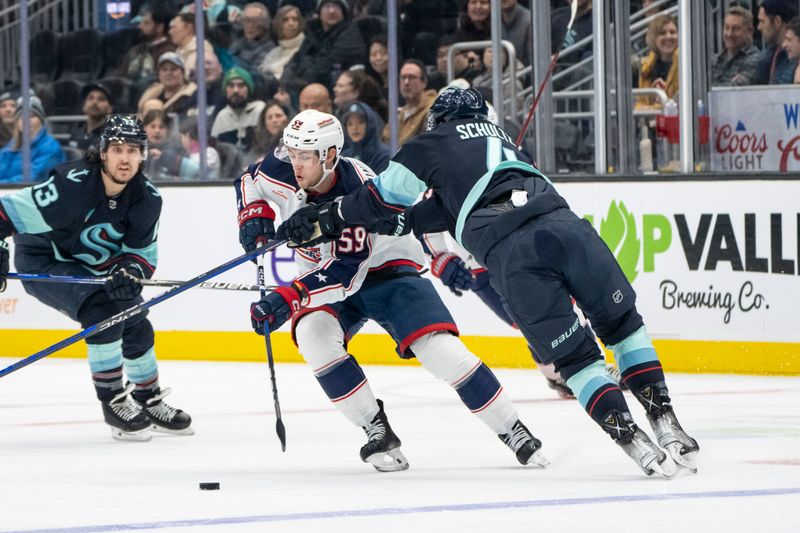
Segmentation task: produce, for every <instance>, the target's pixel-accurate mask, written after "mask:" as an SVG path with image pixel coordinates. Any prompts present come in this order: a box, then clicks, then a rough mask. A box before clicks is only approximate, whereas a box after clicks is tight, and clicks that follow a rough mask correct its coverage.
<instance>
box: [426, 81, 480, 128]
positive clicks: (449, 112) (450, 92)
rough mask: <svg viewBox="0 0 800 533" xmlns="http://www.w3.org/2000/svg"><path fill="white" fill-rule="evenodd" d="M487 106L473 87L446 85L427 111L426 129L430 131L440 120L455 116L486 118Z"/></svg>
mask: <svg viewBox="0 0 800 533" xmlns="http://www.w3.org/2000/svg"><path fill="white" fill-rule="evenodd" d="M488 116H489V106H488V105H487V104H486V100H484V98H483V96H482V95H481V93H479V92H478V91H476V90H475V89H457V88H455V87H448V88H447V89H445V90H444V91H442V93H441V94H440V95H439V96H438V97H436V101H435V102H433V105H432V106H431V109H430V111H429V112H428V123H427V129H428V130H429V131H430V130H432V129H433V128H435V127H436V126H438V125H439V124H441V123H442V122H449V121H451V120H455V119H457V118H479V119H483V120H487V118H488Z"/></svg>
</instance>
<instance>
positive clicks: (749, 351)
mask: <svg viewBox="0 0 800 533" xmlns="http://www.w3.org/2000/svg"><path fill="white" fill-rule="evenodd" d="M73 333H74V331H68V330H10V329H0V357H13V358H17V359H22V358H24V357H27V356H29V355H32V354H34V353H36V352H38V351H40V350H42V349H44V348H46V347H48V346H50V345H52V344H55V343H56V342H58V341H61V340H63V339H65V338H67V337H68V336H69V335H72V334H73ZM461 338H462V339H463V340H464V343H465V344H466V345H467V346H468V347H469V349H470V350H472V351H473V352H475V354H477V355H478V356H479V357H480V358H481V359H483V360H484V361H485V362H486V364H488V365H489V366H490V367H494V368H533V367H534V363H533V361H532V360H531V356H530V353H529V352H528V350H527V347H526V344H525V341H524V340H523V339H522V338H521V337H485V336H472V335H464V336H462V337H461ZM653 344H654V345H655V348H656V351H657V352H658V355H659V357H660V359H661V362H662V364H663V366H664V369H665V370H666V371H668V372H691V373H710V374H713V373H734V374H768V375H784V376H792V375H800V343H789V342H744V341H741V342H739V341H691V340H658V339H654V340H653ZM272 346H273V352H274V355H275V360H276V361H278V362H284V363H285V362H302V360H303V359H302V357H300V354H299V353H298V352H297V348H296V347H295V345H294V343H293V342H292V339H291V337H290V335H289V333H283V332H279V333H273V335H272ZM348 351H349V352H350V353H352V354H353V355H354V356H355V357H356V359H358V361H359V362H360V363H362V364H381V365H393V364H416V362H409V361H406V360H403V359H400V357H399V356H398V355H397V354H396V353H395V344H394V342H393V341H392V340H391V339H390V338H389V336H388V335H381V334H369V333H360V334H359V335H358V336H356V337H355V339H353V341H352V342H351V343H350V345H349V346H348ZM156 354H157V357H158V358H159V359H163V360H167V359H171V360H191V361H249V362H263V361H265V358H266V354H265V349H264V341H263V339H262V338H261V337H258V336H257V335H255V334H253V333H248V332H239V331H236V332H226V331H157V332H156ZM50 357H73V358H84V357H86V346H85V345H84V344H83V343H82V342H80V343H76V344H73V345H72V346H69V347H68V348H65V349H64V350H61V351H59V352H57V353H56V354H54V355H52V356H50Z"/></svg>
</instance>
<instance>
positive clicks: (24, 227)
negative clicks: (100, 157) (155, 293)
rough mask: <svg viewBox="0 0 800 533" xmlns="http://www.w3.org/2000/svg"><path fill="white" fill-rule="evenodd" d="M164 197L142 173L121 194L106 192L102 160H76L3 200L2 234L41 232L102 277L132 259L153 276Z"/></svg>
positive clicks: (61, 252) (58, 253)
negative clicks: (89, 161) (112, 195)
mask: <svg viewBox="0 0 800 533" xmlns="http://www.w3.org/2000/svg"><path fill="white" fill-rule="evenodd" d="M160 215H161V195H160V194H159V193H158V190H157V189H156V188H155V187H154V186H153V185H152V184H151V183H150V182H149V181H148V180H147V179H146V178H145V177H144V175H143V174H142V173H141V172H139V173H137V174H136V176H134V177H133V178H132V179H131V181H130V182H129V183H128V185H127V186H126V187H125V189H124V190H123V192H122V193H121V194H120V195H119V196H116V197H113V198H111V197H109V196H107V195H106V192H105V188H104V187H103V182H102V179H101V176H100V164H99V163H87V162H85V161H73V162H69V163H65V164H63V165H60V166H58V167H56V168H55V169H54V170H53V171H52V172H51V174H50V178H49V179H48V180H47V181H44V182H42V183H38V184H36V185H33V186H31V187H26V188H24V189H22V190H19V191H16V192H13V193H11V194H8V195H6V196H3V197H2V198H0V238H5V237H7V236H9V235H11V234H13V233H24V234H36V235H39V236H42V237H45V238H46V239H47V240H49V241H50V246H51V248H52V253H53V254H54V256H55V258H56V259H57V260H59V261H74V262H77V263H80V264H82V265H83V266H85V267H86V268H87V269H89V270H90V271H91V272H93V273H94V274H97V275H105V274H107V273H108V271H109V270H110V269H111V267H113V266H114V265H115V264H117V263H123V262H124V263H132V264H133V265H135V266H137V267H138V268H139V269H140V270H141V272H142V276H143V277H147V278H149V277H151V276H152V275H153V272H154V270H155V268H156V263H157V260H158V255H157V246H156V238H157V235H158V221H159V217H160Z"/></svg>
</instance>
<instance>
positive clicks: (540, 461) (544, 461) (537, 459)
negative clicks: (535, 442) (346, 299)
mask: <svg viewBox="0 0 800 533" xmlns="http://www.w3.org/2000/svg"><path fill="white" fill-rule="evenodd" d="M528 464H529V465H533V466H538V467H540V468H545V467H547V466H548V465H549V464H550V460H549V459H548V458H547V457H545V456H544V454H543V453H542V451H541V450H536V451H535V452H533V455H531V458H530V459H528Z"/></svg>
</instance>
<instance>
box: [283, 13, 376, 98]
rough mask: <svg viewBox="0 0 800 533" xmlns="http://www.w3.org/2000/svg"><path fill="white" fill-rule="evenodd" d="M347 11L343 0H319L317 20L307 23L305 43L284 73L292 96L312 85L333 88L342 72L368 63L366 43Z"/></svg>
mask: <svg viewBox="0 0 800 533" xmlns="http://www.w3.org/2000/svg"><path fill="white" fill-rule="evenodd" d="M349 12H350V5H349V4H348V3H347V2H346V1H345V0H319V2H318V3H317V18H314V19H311V20H309V21H308V25H307V26H306V37H305V40H304V41H303V44H302V46H301V47H300V50H299V51H298V52H297V54H295V56H294V57H293V58H292V59H291V60H290V61H289V63H288V64H287V65H286V68H285V69H284V72H283V80H282V81H283V82H284V84H286V85H287V87H288V88H289V89H290V91H292V92H293V93H294V94H296V93H297V92H298V91H299V90H300V89H302V88H303V87H304V86H305V85H307V84H309V83H313V82H317V83H321V84H323V85H325V86H326V87H327V88H328V89H332V88H333V84H334V83H335V82H336V79H337V78H338V77H339V74H340V73H341V72H342V71H343V70H347V69H349V68H350V67H352V66H353V65H359V64H361V65H364V64H366V63H367V47H366V44H365V43H364V39H363V38H362V37H361V33H360V32H359V31H358V27H357V26H356V25H355V24H353V23H352V21H351V20H349V19H348V13H349Z"/></svg>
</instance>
